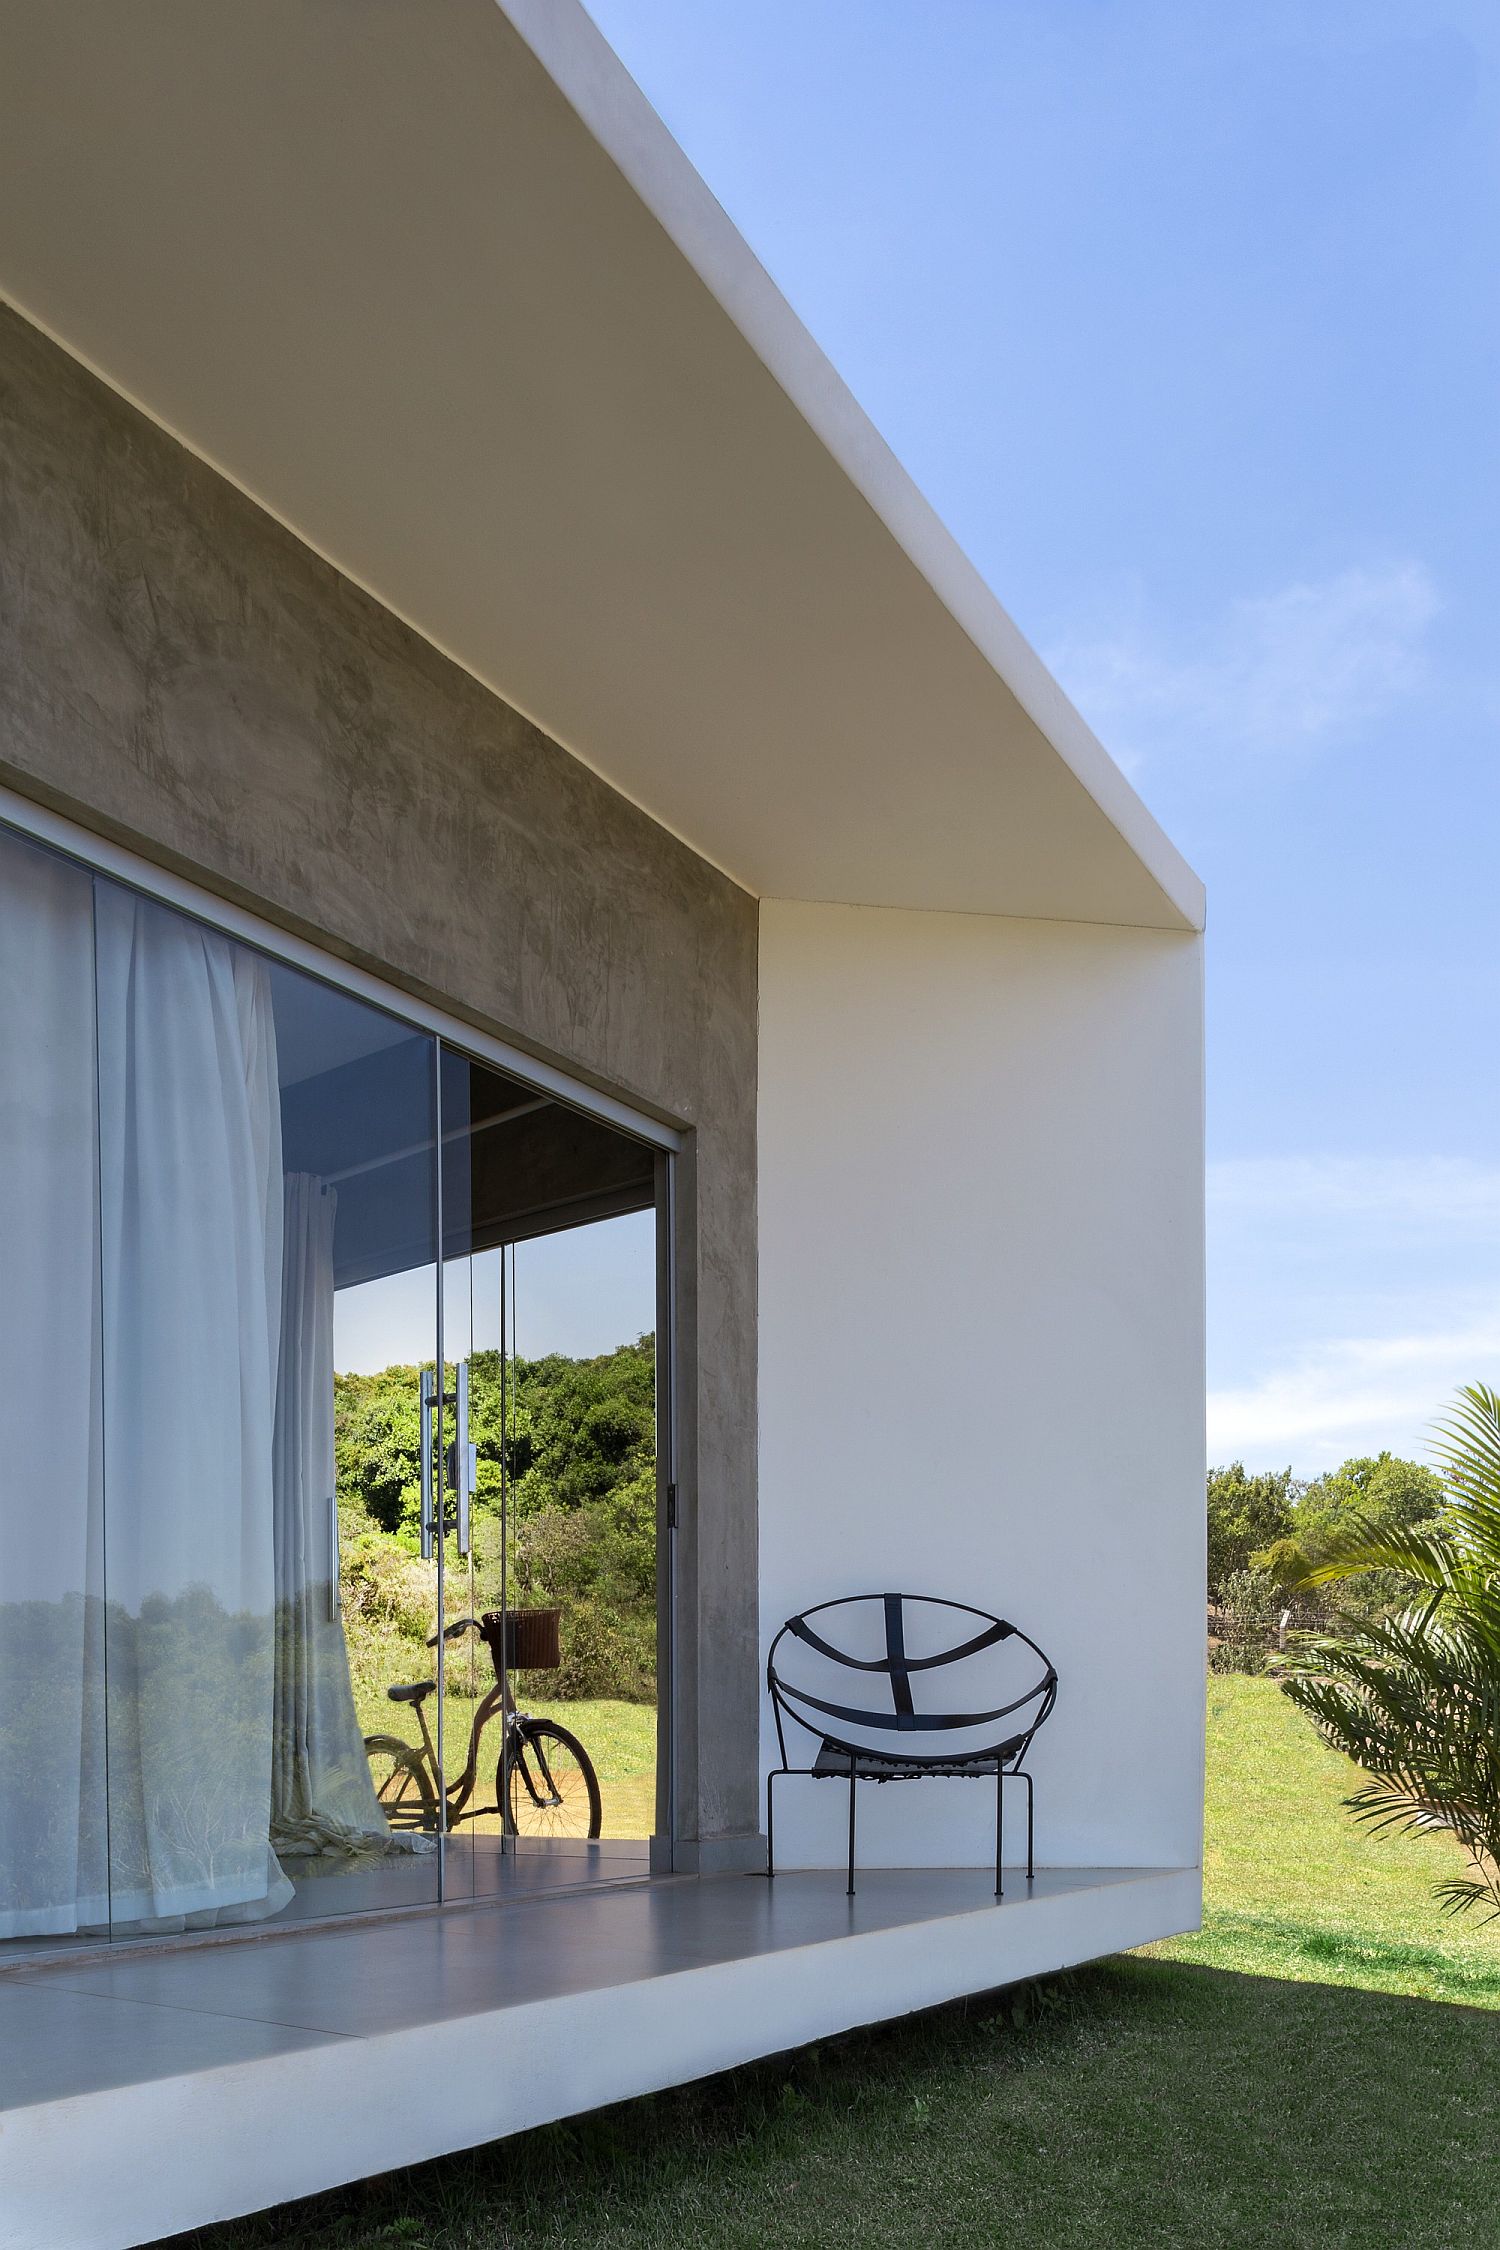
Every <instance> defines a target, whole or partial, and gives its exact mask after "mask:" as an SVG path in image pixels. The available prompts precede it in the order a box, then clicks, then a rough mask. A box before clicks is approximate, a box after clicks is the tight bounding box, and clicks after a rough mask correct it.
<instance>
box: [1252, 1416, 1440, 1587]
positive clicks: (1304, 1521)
mask: <svg viewBox="0 0 1500 2250" xmlns="http://www.w3.org/2000/svg"><path fill="white" fill-rule="evenodd" d="M1442 1505H1443V1480H1442V1478H1441V1477H1440V1476H1439V1475H1438V1474H1437V1471H1436V1470H1435V1469H1429V1468H1426V1467H1424V1466H1423V1464H1422V1463H1421V1462H1420V1461H1405V1460H1403V1459H1402V1458H1401V1457H1400V1455H1399V1454H1395V1453H1377V1454H1362V1455H1358V1456H1355V1457H1354V1458H1352V1459H1350V1460H1348V1461H1345V1462H1344V1464H1343V1466H1342V1467H1341V1468H1337V1469H1330V1470H1329V1471H1328V1473H1327V1474H1326V1475H1325V1476H1321V1477H1316V1478H1314V1480H1313V1482H1312V1483H1311V1484H1309V1485H1307V1486H1305V1487H1304V1489H1303V1490H1302V1492H1301V1493H1300V1494H1299V1495H1298V1496H1297V1497H1296V1499H1295V1500H1294V1502H1293V1507H1292V1529H1291V1531H1290V1532H1289V1533H1287V1534H1285V1535H1284V1536H1282V1537H1281V1538H1279V1539H1276V1540H1273V1541H1272V1542H1271V1543H1270V1544H1269V1545H1268V1546H1266V1547H1264V1548H1262V1549H1261V1550H1260V1551H1259V1552H1258V1553H1256V1554H1255V1555H1254V1556H1253V1557H1252V1558H1251V1559H1252V1562H1253V1564H1254V1567H1255V1568H1256V1569H1258V1570H1264V1571H1266V1572H1267V1573H1268V1574H1269V1575H1270V1576H1271V1577H1272V1578H1273V1579H1274V1580H1275V1581H1276V1583H1277V1585H1278V1586H1281V1587H1283V1588H1284V1589H1288V1590H1290V1589H1291V1588H1294V1587H1296V1586H1297V1585H1299V1584H1300V1583H1301V1581H1302V1580H1304V1579H1305V1578H1306V1577H1307V1575H1308V1573H1309V1572H1310V1571H1311V1570H1312V1569H1313V1568H1314V1567H1315V1565H1316V1564H1317V1562H1318V1559H1319V1557H1320V1556H1321V1554H1322V1553H1323V1550H1324V1548H1325V1547H1326V1546H1327V1545H1328V1543H1329V1542H1330V1541H1331V1540H1334V1539H1337V1538H1339V1537H1341V1536H1342V1535H1343V1534H1344V1533H1346V1532H1347V1531H1349V1530H1351V1529H1357V1530H1359V1531H1361V1532H1366V1531H1380V1532H1386V1531H1410V1530H1414V1529H1415V1528H1416V1526H1417V1525H1418V1524H1423V1523H1429V1522H1431V1520H1432V1518H1433V1517H1434V1516H1435V1515H1436V1514H1437V1513H1438V1511H1439V1509H1440V1508H1441V1507H1442ZM1402 1592H1403V1587H1402V1585H1401V1583H1400V1582H1399V1581H1392V1580H1391V1578H1390V1576H1389V1573H1381V1572H1371V1573H1369V1574H1368V1575H1367V1576H1366V1577H1365V1579H1364V1580H1363V1581H1362V1584H1361V1587H1360V1592H1359V1597H1358V1598H1359V1599H1360V1601H1361V1603H1362V1605H1363V1606H1364V1607H1365V1608H1380V1607H1389V1606H1390V1605H1391V1604H1392V1603H1394V1602H1399V1600H1400V1599H1401V1596H1402Z"/></svg>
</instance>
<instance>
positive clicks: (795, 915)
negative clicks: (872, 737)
mask: <svg viewBox="0 0 1500 2250" xmlns="http://www.w3.org/2000/svg"><path fill="white" fill-rule="evenodd" d="M1201 967H1202V941H1201V939H1199V938H1197V937H1195V936H1178V935H1175V934H1171V933H1166V932H1162V931H1156V930H1130V929H1115V928H1106V927H1100V926H1097V925H1083V924H1078V923H1067V922H1041V921H1019V920H1010V919H1005V918H998V917H992V916H980V915H950V914H928V913H910V912H898V911H890V910H886V909H878V908H877V909H864V908H851V907H840V906H809V905H801V904H791V905H789V904H783V903H769V902H768V903H766V904H765V905H763V907H762V911H761V956H760V978H761V982H760V1007H761V1050H760V1224H761V1253H760V1255H761V1267H760V1304H761V1312H760V1336H761V1368H760V1402H761V1422H760V1428H761V1440H760V1495H761V1500H760V1506H761V1514H760V1526H761V1604H762V1629H763V1638H764V1639H765V1640H766V1641H769V1638H770V1636H771V1634H772V1633H773V1632H774V1631H775V1629H776V1627H777V1626H778V1625H779V1624H780V1623H781V1622H782V1620H783V1619H784V1618H785V1617H786V1616H787V1615H788V1613H789V1612H791V1611H793V1610H802V1609H805V1608H806V1607H808V1605H809V1604H811V1603H813V1602H816V1601H822V1600H827V1599H830V1598H832V1597H835V1596H837V1595H840V1594H844V1593H850V1592H862V1591H867V1590H868V1591H884V1590H886V1589H892V1590H899V1591H903V1592H917V1593H928V1594H936V1595H943V1596H951V1597H956V1598H957V1599H960V1600H970V1601H973V1602H976V1603H978V1604H979V1605H981V1606H982V1607H985V1608H991V1609H995V1610H997V1611H999V1612H1000V1613H1001V1614H1003V1615H1005V1616H1007V1617H1010V1618H1012V1619H1013V1620H1014V1621H1015V1622H1016V1623H1017V1624H1018V1625H1020V1626H1021V1627H1022V1628H1023V1629H1024V1630H1025V1631H1026V1632H1028V1633H1030V1634H1032V1635H1033V1637H1034V1638H1035V1639H1036V1640H1038V1641H1039V1642H1040V1643H1041V1645H1042V1647H1043V1648H1044V1649H1045V1650H1046V1651H1047V1653H1048V1654H1049V1655H1050V1656H1051V1658H1052V1660H1053V1662H1054V1663H1055V1665H1056V1666H1057V1669H1058V1673H1059V1675H1060V1679H1061V1691H1060V1693H1059V1696H1058V1702H1057V1708H1056V1711H1055V1713H1054V1715H1053V1717H1052V1718H1051V1719H1050V1720H1049V1722H1048V1723H1047V1725H1046V1726H1045V1727H1044V1728H1043V1730H1042V1732H1041V1733H1040V1734H1039V1736H1038V1737H1037V1741H1036V1745H1035V1748H1034V1751H1033V1753H1032V1757H1031V1760H1030V1763H1031V1764H1032V1766H1033V1768H1034V1770H1035V1772H1036V1775H1037V1850H1038V1856H1039V1859H1040V1861H1041V1863H1042V1864H1044V1865H1052V1866H1065V1865H1069V1864H1095V1865H1131V1864H1134V1865H1147V1866H1163V1867H1196V1866H1197V1864H1198V1861H1199V1856H1200V1841H1201V1817H1202V1773H1203V1739H1202V1729H1203V1696H1202V1682H1203V1343H1202V1292H1203V1281H1202V1276H1203V1233H1202V1075H1201V1056H1202V1042H1201V1030H1200V1025H1201V1013H1202V992H1201ZM856 1581H857V1583H856ZM809 1747H810V1746H809ZM774 1750H775V1744H774V1736H773V1735H772V1734H771V1732H770V1729H769V1720H768V1722H767V1739H766V1753H767V1761H768V1762H770V1761H771V1759H772V1758H773V1757H774ZM844 1814H845V1801H844V1792H843V1790H842V1789H841V1788H837V1787H834V1788H830V1787H827V1786H825V1785H823V1784H813V1783H796V1782H794V1783H790V1784H788V1785H787V1786H786V1788H785V1789H784V1791H783V1792H782V1794H781V1795H779V1797H778V1801H777V1823H778V1859H781V1858H783V1857H784V1859H785V1861H786V1863H787V1864H790V1865H805V1864H816V1865H835V1864H841V1862H842V1858H843V1853H844V1848H845V1837H844V1828H843V1821H844ZM859 1817H860V1822H861V1844H860V1858H861V1861H862V1862H863V1863H868V1864H871V1865H882V1864H883V1865H888V1866H890V1865H902V1864H904V1865H908V1866H910V1865H914V1864H938V1865H948V1866H966V1865H982V1864H984V1862H985V1860H986V1857H987V1856H988V1855H989V1854H991V1853H992V1851H993V1842H992V1835H991V1828H990V1821H991V1817H992V1815H991V1810H990V1804H989V1793H988V1792H987V1791H986V1790H984V1789H982V1788H976V1787H975V1786H974V1785H973V1784H971V1783H963V1782H943V1781H931V1782H924V1783H922V1784H921V1785H920V1788H918V1787H917V1786H916V1785H901V1786H892V1787H886V1788H869V1787H866V1788H864V1789H863V1790H862V1791H861V1802H860V1808H859Z"/></svg>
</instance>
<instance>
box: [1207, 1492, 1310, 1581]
mask: <svg viewBox="0 0 1500 2250" xmlns="http://www.w3.org/2000/svg"><path fill="white" fill-rule="evenodd" d="M1297 1490H1298V1487H1297V1486H1296V1485H1295V1484H1294V1482H1293V1479H1292V1472H1291V1470H1290V1469H1289V1468H1288V1469H1268V1470H1263V1471H1262V1472H1261V1473H1260V1474H1259V1475H1257V1476H1252V1475H1251V1474H1250V1473H1249V1471H1248V1470H1247V1469H1246V1467H1245V1464H1244V1462H1243V1461H1233V1462H1231V1463H1230V1465H1229V1467H1228V1468H1225V1469H1210V1470H1209V1472H1208V1590H1209V1593H1210V1594H1211V1595H1212V1596H1213V1597H1214V1599H1215V1600H1216V1601H1217V1600H1218V1599H1219V1596H1220V1594H1221V1593H1222V1591H1223V1588H1224V1586H1225V1584H1226V1582H1227V1581H1228V1580H1229V1579H1230V1578H1232V1577H1233V1576H1234V1574H1235V1573H1236V1572H1237V1571H1243V1570H1249V1569H1251V1568H1252V1562H1251V1558H1252V1556H1253V1555H1254V1554H1255V1553H1257V1552H1258V1551H1259V1550H1260V1549H1262V1548H1265V1547H1269V1546H1270V1545H1271V1544H1272V1542H1273V1541H1274V1540H1277V1539H1284V1538H1286V1537H1288V1536H1289V1535H1290V1533H1291V1530H1292V1503H1293V1499H1294V1497H1295V1495H1296V1492H1297Z"/></svg>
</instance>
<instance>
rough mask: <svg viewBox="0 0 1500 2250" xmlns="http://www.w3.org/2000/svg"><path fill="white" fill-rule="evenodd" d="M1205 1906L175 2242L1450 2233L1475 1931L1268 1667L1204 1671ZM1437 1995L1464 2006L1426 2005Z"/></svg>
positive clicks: (1476, 2185)
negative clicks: (1034, 1978) (1173, 1922)
mask: <svg viewBox="0 0 1500 2250" xmlns="http://www.w3.org/2000/svg"><path fill="white" fill-rule="evenodd" d="M1209 1697H1210V1737H1209V1739H1210V1763H1209V1770H1210V1794H1209V1846H1208V1861H1207V1872H1208V1885H1209V1911H1208V1918H1207V1923H1206V1927H1205V1930H1204V1933H1203V1935H1202V1936H1200V1937H1196V1938H1193V1939H1183V1940H1177V1941H1174V1942H1173V1943H1172V1944H1171V1945H1168V1946H1159V1947H1155V1948H1151V1949H1148V1951H1147V1953H1144V1954H1137V1955H1133V1956H1127V1957H1123V1958H1118V1959H1115V1960H1113V1961H1108V1962H1103V1963H1100V1964H1097V1965H1096V1966H1094V1967H1092V1968H1089V1969H1086V1970H1083V1971H1079V1972H1076V1973H1075V1974H1073V1975H1071V1976H1067V1977H1061V1978H1056V1979H1052V1980H1049V1981H1048V1982H1046V1983H1045V1984H1041V1985H1037V1986H1032V1987H1028V1988H1023V1989H1022V1990H1020V1991H1018V1992H1013V1993H1004V1994H992V1995H990V1996H988V1997H987V1998H986V1999H984V2000H983V2001H979V2002H975V2003H971V2004H970V2005H969V2006H967V2007H964V2008H958V2009H948V2010H943V2011H941V2012H939V2013H937V2014H934V2015H931V2016H927V2017H922V2018H917V2019H913V2020H908V2021H906V2022H903V2023H899V2024H895V2025H892V2026H889V2027H886V2028H884V2029H882V2030H880V2031H878V2032H875V2033H870V2034H866V2035H863V2036H861V2037H858V2038H853V2039H847V2040H841V2041H838V2042H836V2043H834V2044H832V2045H830V2046H828V2047H826V2048H823V2049H814V2050H810V2051H807V2052H804V2053H801V2054H798V2055H795V2056H792V2057H783V2058H780V2059H779V2060H777V2061H775V2062H772V2063H768V2064H764V2065H760V2066H756V2067H755V2068H752V2069H748V2070H744V2071H738V2072H734V2073H732V2074H730V2075H729V2076H727V2077H725V2078H722V2079H717V2080H713V2081H710V2082H708V2083H707V2084H704V2085H701V2086H696V2087H688V2088H684V2089H681V2090H680V2091H678V2092H675V2093H672V2094H667V2095H661V2096H658V2097H656V2098H654V2099H652V2100H650V2101H644V2102H637V2103H632V2104H630V2105H628V2106H626V2107H622V2108H619V2109H616V2110H613V2111H608V2112H605V2113H603V2114H602V2115H600V2116H598V2117H595V2118H587V2119H583V2120H580V2121H577V2122H576V2123H574V2124H571V2125H567V2126H559V2127H551V2128H548V2129H546V2130H545V2131H542V2132H538V2133H530V2134H526V2135H524V2136H521V2137H519V2138H517V2139H515V2140H512V2141H508V2142H499V2143H495V2144H492V2145H491V2146H489V2147H487V2148H482V2149H478V2150H475V2151H473V2152H472V2153H471V2154H468V2155H465V2156H462V2157H453V2158H446V2159H443V2160H442V2161H440V2162H438V2163H434V2164H430V2165H425V2166H423V2167H421V2168H420V2169H419V2170H416V2171H413V2172H408V2173H404V2174H394V2175H391V2176H389V2177H387V2178H384V2179H380V2180H375V2181H371V2182H368V2183H366V2184H365V2185H364V2186H362V2187H360V2188H357V2189H353V2190H348V2191H340V2192H338V2193H335V2194H332V2195H328V2196H323V2197H317V2198H314V2199H312V2200H311V2201H310V2202H307V2203H304V2204H299V2205H296V2206H291V2207H287V2208H285V2209H283V2210H281V2211H278V2212H272V2213H267V2214H265V2215H264V2216H263V2217H261V2218H258V2219H254V2220H249V2221H245V2222H241V2223H238V2224H235V2225H231V2226H227V2227H223V2228H211V2229H208V2230H206V2231H204V2232H203V2233H201V2234H199V2235H197V2236H195V2237H189V2238H185V2239H186V2240H187V2241H190V2242H192V2243H194V2244H195V2245H196V2250H271V2246H272V2245H275V2246H276V2250H335V2246H337V2250H385V2246H393V2245H398V2244H399V2245H406V2246H408V2250H543V2246H563V2245H566V2246H568V2250H667V2246H669V2245H670V2246H673V2250H675V2246H677V2245H681V2244H693V2245H703V2246H705V2250H752V2246H757V2250H758V2246H760V2245H763V2244H766V2243H775V2244H777V2245H778V2246H782V2250H804V2246H805V2250H815V2246H816V2250H822V2246H827V2250H840V2246H843V2245H849V2246H850V2250H854V2246H856V2245H857V2246H858V2250H885V2246H887V2245H889V2246H890V2250H897V2246H898V2245H899V2246H900V2250H908V2246H909V2245H911V2244H912V2243H918V2244H924V2245H925V2244H927V2243H934V2244H943V2245H953V2246H970V2245H972V2246H973V2250H989V2246H991V2245H996V2244H1001V2243H1008V2242H1009V2241H1011V2240H1012V2238H1015V2239H1018V2240H1031V2241H1043V2242H1046V2243H1047V2244H1048V2246H1049V2250H1102V2246H1105V2245H1107V2246H1108V2250H1205V2246H1207V2245H1214V2246H1219V2245H1223V2246H1225V2250H1388V2246H1389V2245H1392V2244H1395V2245H1399V2246H1401V2250H1459V2246H1461V2245H1462V2246H1463V2250H1475V2246H1486V2245H1490V2244H1494V2243H1497V2242H1500V2221H1497V2209H1496V2206H1497V2186H1500V2180H1497V2165H1496V2157H1495V2150H1496V2148H1497V2146H1500V2012H1497V2011H1500V1943H1497V1940H1496V1939H1495V1936H1494V1934H1493V1933H1489V1934H1486V1933H1484V1932H1483V1931H1481V1930H1480V1929H1478V1928H1477V1927H1466V1926H1464V1925H1458V1926H1454V1925H1449V1924H1445V1923H1443V1921H1442V1920H1441V1918H1440V1917H1439V1915H1438V1912H1437V1909H1436V1908H1435V1906H1434V1905H1433V1904H1432V1902H1431V1899H1430V1897H1429V1895H1428V1894H1429V1890H1430V1885H1431V1883H1432V1881H1433V1880H1434V1879H1435V1877H1436V1875H1437V1874H1438V1873H1440V1872H1441V1868H1442V1864H1443V1863H1444V1860H1445V1856H1446V1854H1447V1851H1448V1849H1449V1847H1448V1846H1446V1845H1445V1844H1444V1843H1443V1841H1442V1840H1441V1839H1437V1838H1429V1839H1421V1840H1418V1841H1417V1842H1415V1843H1411V1844H1401V1843H1393V1842H1386V1843H1380V1842H1378V1841H1377V1840H1375V1839H1370V1838H1367V1837H1364V1836H1362V1835H1360V1834H1359V1832H1358V1831H1356V1830H1354V1828H1353V1827H1352V1824H1349V1823H1348V1821H1347V1816H1346V1815H1345V1814H1343V1813H1342V1811H1341V1810H1340V1806H1339V1800H1340V1798H1341V1796H1342V1795H1344V1794H1345V1793H1346V1791H1347V1787H1348V1782H1349V1769H1348V1768H1347V1767H1345V1766H1344V1764H1343V1762H1342V1761H1341V1760H1340V1759H1338V1758H1335V1757H1332V1756H1331V1754H1329V1753H1327V1752H1325V1751H1324V1750H1322V1749H1321V1747H1320V1746H1319V1745H1318V1744H1317V1742H1316V1740H1315V1739H1314V1738H1313V1737H1312V1735H1311V1733H1310V1732H1309V1730H1308V1729H1307V1725H1306V1722H1305V1721H1304V1720H1303V1719H1302V1718H1300V1716H1299V1715H1298V1714H1297V1713H1296V1712H1294V1711H1293V1710H1292V1709H1291V1707H1290V1706H1289V1705H1287V1704H1286V1703H1285V1702H1284V1701H1283V1699H1282V1698H1281V1697H1280V1696H1279V1694H1278V1692H1277V1690H1276V1689H1275V1688H1274V1686H1272V1685H1271V1684H1270V1683H1268V1682H1265V1681H1258V1680H1240V1679H1215V1680H1213V1681H1212V1682H1211V1683H1210V1688H1209ZM1457 2001H1464V2002H1467V2003H1468V2004H1467V2005H1456V2004H1455V2002H1457Z"/></svg>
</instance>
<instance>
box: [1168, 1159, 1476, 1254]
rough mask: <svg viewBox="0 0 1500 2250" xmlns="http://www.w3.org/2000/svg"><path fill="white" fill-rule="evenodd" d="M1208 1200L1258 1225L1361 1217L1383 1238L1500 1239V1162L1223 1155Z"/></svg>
mask: <svg viewBox="0 0 1500 2250" xmlns="http://www.w3.org/2000/svg"><path fill="white" fill-rule="evenodd" d="M1208 1202H1209V1209H1210V1211H1211V1212H1217V1213H1219V1214H1221V1215H1222V1216H1223V1217H1225V1218H1228V1219H1234V1218H1244V1219H1249V1220H1253V1221H1254V1222H1255V1223H1256V1224H1261V1223H1263V1222H1265V1221H1267V1220H1269V1221H1272V1222H1276V1221H1284V1222H1296V1223H1298V1224H1300V1223H1301V1222H1302V1221H1303V1220H1306V1219H1312V1220H1315V1221H1317V1222H1320V1223H1321V1224H1323V1225H1327V1224H1329V1223H1330V1222H1333V1221H1347V1220H1351V1219H1357V1220H1361V1221H1367V1222H1373V1223H1374V1224H1375V1225H1376V1226H1378V1227H1379V1229H1380V1230H1381V1232H1382V1234H1383V1235H1389V1234H1390V1233H1391V1232H1392V1231H1393V1230H1395V1231H1400V1230H1404V1229H1407V1228H1415V1229H1417V1230H1419V1231H1421V1232H1423V1233H1428V1232H1431V1231H1432V1230H1443V1231H1447V1230H1450V1229H1456V1230H1461V1231H1462V1233H1463V1234H1464V1235H1465V1236H1466V1237H1468V1238H1469V1239H1471V1240H1472V1239H1473V1238H1475V1237H1476V1236H1483V1237H1484V1238H1486V1239H1488V1240H1491V1241H1495V1240H1500V1165H1493V1164H1476V1163H1473V1162H1472V1161H1470V1160H1469V1159H1467V1158H1464V1157H1450V1156H1423V1157H1404V1156H1403V1157H1363V1156H1274V1157H1231V1158H1220V1159H1218V1160H1216V1161H1215V1162H1213V1163H1211V1164H1210V1165H1209V1167H1208Z"/></svg>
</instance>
